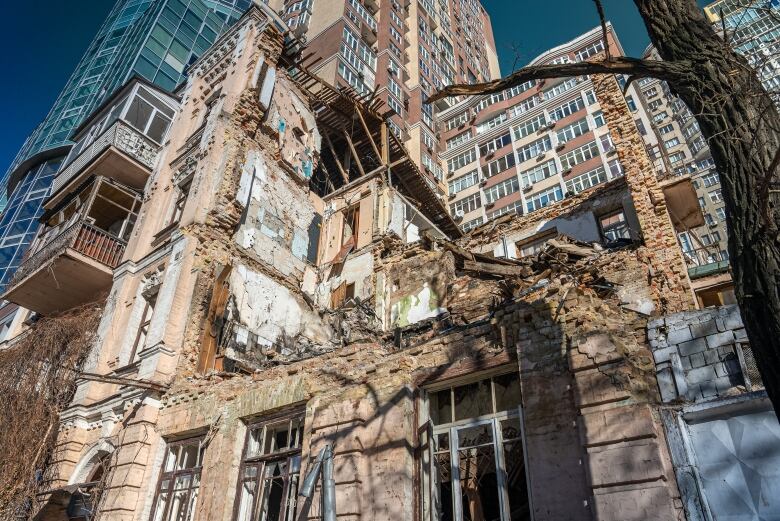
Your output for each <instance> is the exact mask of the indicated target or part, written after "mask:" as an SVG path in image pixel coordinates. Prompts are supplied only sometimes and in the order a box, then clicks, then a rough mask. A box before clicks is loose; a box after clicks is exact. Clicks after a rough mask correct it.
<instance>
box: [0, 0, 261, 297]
mask: <svg viewBox="0 0 780 521" xmlns="http://www.w3.org/2000/svg"><path fill="white" fill-rule="evenodd" d="M250 3H251V0H118V1H117V2H116V4H115V5H114V7H113V8H112V10H111V12H110V13H109V15H108V17H107V18H106V20H105V22H104V23H103V25H102V26H101V27H100V29H99V31H98V33H97V35H96V36H95V38H94V39H93V40H92V43H90V45H89V47H88V48H87V51H86V52H85V53H84V55H83V57H82V58H81V60H80V61H79V64H78V65H77V67H76V69H75V71H74V72H73V74H72V75H71V77H70V78H69V79H68V81H67V83H66V84H65V87H64V88H63V89H62V91H61V92H60V94H59V96H58V97H57V100H56V101H55V102H54V105H53V106H52V108H51V110H50V111H49V113H48V114H47V116H46V117H45V118H44V120H43V121H42V122H41V123H40V125H39V126H38V127H37V128H36V129H35V131H34V132H33V133H32V134H31V135H30V136H29V137H28V138H27V140H26V142H25V144H24V146H23V147H22V149H21V150H20V151H19V153H18V154H17V157H16V159H15V160H14V162H13V164H12V165H11V166H10V167H9V169H8V171H7V172H6V175H5V177H4V179H3V182H2V183H0V187H2V189H3V191H4V192H6V195H7V197H8V202H7V205H6V208H5V211H4V212H3V214H2V217H0V287H2V286H3V285H4V284H5V283H7V281H8V278H9V277H10V276H11V275H12V274H13V272H14V271H15V270H16V268H17V267H18V266H19V263H20V261H21V259H22V257H23V255H24V253H25V251H26V250H27V247H28V246H29V244H30V242H31V241H32V239H33V237H34V235H35V231H36V230H37V228H38V221H37V218H38V217H39V216H40V215H41V208H42V206H41V205H42V203H43V200H44V199H45V198H46V196H47V195H48V194H49V191H50V188H51V185H52V182H53V179H54V176H55V174H56V173H57V170H58V169H59V168H60V166H61V165H62V162H63V160H64V159H65V156H66V155H67V154H68V151H69V149H70V147H71V144H72V142H71V138H72V134H73V132H74V130H75V129H76V128H77V127H78V126H79V125H80V124H81V122H82V121H83V120H84V118H85V117H86V116H87V115H89V114H90V113H91V112H93V111H94V110H95V109H96V108H97V107H98V106H99V105H100V104H101V103H102V102H103V101H104V100H105V99H107V98H108V97H109V96H111V95H112V94H113V93H114V92H115V91H116V90H117V89H118V88H119V87H120V86H122V85H123V84H125V83H126V82H127V80H128V79H129V78H130V77H132V76H134V75H138V76H140V77H142V78H145V79H147V80H148V81H150V82H152V83H154V84H155V85H158V86H160V87H162V88H163V89H167V90H172V89H173V88H174V87H175V86H176V85H177V84H179V83H180V82H181V81H182V80H183V79H184V77H185V72H186V67H187V66H188V64H190V63H192V62H193V61H194V60H195V59H196V58H197V57H198V56H200V55H201V54H202V53H203V52H204V51H205V50H206V49H207V48H208V47H209V46H210V45H211V44H212V43H213V42H214V41H215V40H216V38H217V36H218V35H219V34H221V33H222V32H223V31H224V30H225V29H226V28H228V27H229V26H230V25H231V23H233V22H234V21H235V20H237V19H238V18H239V17H240V15H241V14H242V13H243V11H244V10H245V9H246V8H247V7H248V6H249V4H250ZM141 130H144V129H141Z"/></svg>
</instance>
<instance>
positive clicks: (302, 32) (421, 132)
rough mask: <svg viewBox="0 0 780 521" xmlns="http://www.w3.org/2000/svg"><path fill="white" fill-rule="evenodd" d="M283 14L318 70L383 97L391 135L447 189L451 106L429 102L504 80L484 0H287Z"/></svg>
mask: <svg viewBox="0 0 780 521" xmlns="http://www.w3.org/2000/svg"><path fill="white" fill-rule="evenodd" d="M271 5H272V6H273V5H274V4H273V2H271ZM281 9H282V11H281V14H282V15H283V18H284V19H285V20H286V21H287V23H288V25H289V26H290V27H291V28H292V30H293V32H294V33H295V34H297V35H299V36H305V39H306V45H307V50H308V52H310V53H313V59H312V60H311V63H313V65H312V66H311V70H312V71H313V72H315V73H316V74H317V75H319V76H320V77H322V78H323V79H324V80H326V81H328V82H329V83H331V84H333V85H337V86H349V87H352V88H353V89H355V90H356V91H357V92H358V93H360V94H363V95H365V96H366V97H371V96H375V97H376V98H377V99H380V100H382V101H383V102H384V103H385V105H386V107H387V108H388V109H390V110H392V111H393V112H394V114H393V115H392V116H391V117H390V128H391V130H392V131H393V132H395V133H396V135H398V136H399V137H402V139H403V140H404V142H405V144H406V147H407V149H408V150H409V152H410V154H411V156H412V158H413V159H414V160H415V162H416V163H417V164H418V165H419V166H420V167H421V168H422V169H423V170H425V171H426V172H427V173H428V174H429V176H430V177H431V180H432V182H433V184H435V185H438V187H439V189H440V190H442V191H443V185H439V184H438V183H437V181H438V182H441V181H442V180H443V176H442V170H441V167H440V166H439V165H440V163H439V159H438V143H439V139H438V137H437V131H436V128H435V124H434V114H433V112H434V109H435V108H444V107H447V106H448V103H449V102H448V101H446V100H445V101H441V102H438V103H437V105H438V107H434V106H433V105H427V104H425V103H424V101H425V99H426V98H427V96H429V95H430V94H432V93H433V92H434V91H436V90H438V89H440V88H442V87H444V86H445V85H448V84H452V83H464V82H468V83H473V82H477V81H486V80H489V79H493V78H496V77H498V76H500V72H499V66H498V57H497V54H496V49H495V43H494V41H493V32H492V27H491V24H490V17H489V16H488V14H487V12H486V11H485V8H484V7H483V6H482V4H481V3H480V2H479V0H389V1H386V2H384V1H383V2H379V1H377V0H364V1H361V0H285V1H284V5H283V6H281Z"/></svg>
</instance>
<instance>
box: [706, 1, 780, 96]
mask: <svg viewBox="0 0 780 521" xmlns="http://www.w3.org/2000/svg"><path fill="white" fill-rule="evenodd" d="M704 14H705V15H706V16H707V19H709V21H710V22H712V24H713V26H714V28H715V30H716V31H718V32H719V33H723V32H724V29H725V34H722V35H723V37H724V38H726V39H727V41H728V42H729V44H730V45H731V46H732V47H733V48H734V50H735V51H737V52H738V53H739V54H741V55H743V56H744V57H745V58H747V60H748V62H749V63H750V65H751V66H753V67H754V68H755V69H756V72H757V73H758V76H759V78H760V79H761V83H762V84H763V85H764V88H766V89H767V90H768V91H770V92H773V93H776V92H777V91H778V89H780V0H716V1H715V2H712V3H710V4H708V5H706V6H705V7H704Z"/></svg>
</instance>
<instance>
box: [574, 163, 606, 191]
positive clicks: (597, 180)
mask: <svg viewBox="0 0 780 521" xmlns="http://www.w3.org/2000/svg"><path fill="white" fill-rule="evenodd" d="M606 182H607V172H606V170H605V169H604V167H603V166H600V167H598V168H595V169H593V170H591V171H589V172H585V173H584V174H580V175H578V176H576V177H573V178H571V179H569V180H568V181H566V191H567V192H572V193H574V194H578V193H580V192H582V191H583V190H587V189H588V188H592V187H594V186H596V185H599V184H601V183H606Z"/></svg>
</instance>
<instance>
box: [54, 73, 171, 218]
mask: <svg viewBox="0 0 780 521" xmlns="http://www.w3.org/2000/svg"><path fill="white" fill-rule="evenodd" d="M176 108H177V104H176V100H175V99H173V98H171V97H170V95H169V94H167V93H165V92H162V91H160V90H158V89H157V88H155V87H153V86H151V85H147V84H145V83H144V82H142V81H141V80H138V79H134V80H131V81H130V82H129V83H128V84H127V85H125V86H124V87H123V88H122V89H119V91H118V92H117V93H116V94H115V95H114V96H112V97H111V98H110V99H109V100H107V101H106V102H105V103H104V104H103V105H102V106H101V108H100V109H98V110H97V111H95V112H94V113H93V114H92V115H90V117H89V118H87V119H86V121H84V123H83V124H82V125H81V127H79V128H78V129H77V130H76V133H75V135H74V136H73V140H74V141H75V144H74V145H73V147H72V148H71V150H70V153H69V154H68V157H67V158H66V159H65V161H64V162H63V166H62V167H61V168H60V171H59V173H58V174H57V177H55V178H54V183H53V186H52V196H51V197H50V199H49V200H48V201H47V202H46V205H45V208H47V209H51V208H54V207H55V206H57V205H58V204H59V203H60V202H62V201H63V200H65V199H66V198H67V197H68V196H69V194H71V193H72V192H73V191H74V190H76V189H77V188H78V187H79V186H80V185H82V184H83V183H84V182H85V181H86V180H87V179H88V178H90V177H92V176H102V177H105V178H109V179H114V180H116V181H118V182H119V183H122V184H123V185H125V186H128V187H131V188H133V189H136V190H142V189H143V187H144V185H145V184H146V180H147V179H148V178H149V176H150V175H151V172H152V169H153V168H154V165H155V163H156V162H157V157H158V155H159V152H160V149H161V148H162V143H163V142H164V140H165V135H166V133H167V130H168V128H169V126H170V124H171V121H172V120H173V117H174V116H175V113H176Z"/></svg>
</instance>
